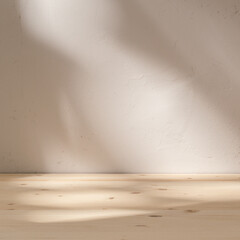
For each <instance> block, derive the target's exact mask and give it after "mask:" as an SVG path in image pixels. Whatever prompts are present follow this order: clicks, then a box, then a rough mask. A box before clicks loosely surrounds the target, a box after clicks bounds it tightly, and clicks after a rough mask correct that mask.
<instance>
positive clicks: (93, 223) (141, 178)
mask: <svg viewBox="0 0 240 240" xmlns="http://www.w3.org/2000/svg"><path fill="white" fill-rule="evenodd" d="M0 239H4V240H8V239H14V240H22V239H24V240H29V239H34V240H37V239H51V240H53V239H61V240H62V239H66V240H75V239H80V240H81V239H82V240H143V239H144V240H145V239H147V240H155V239H156V240H157V239H158V240H159V239H162V240H190V239H191V240H206V239H207V240H210V239H211V240H215V239H216V240H239V239H240V175H157V174H97V175H96V174H94V175H89V174H2V175H0Z"/></svg>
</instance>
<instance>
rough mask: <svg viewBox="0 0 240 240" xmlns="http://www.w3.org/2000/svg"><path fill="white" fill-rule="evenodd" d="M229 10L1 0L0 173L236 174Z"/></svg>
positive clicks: (236, 69) (239, 143)
mask: <svg viewBox="0 0 240 240" xmlns="http://www.w3.org/2000/svg"><path fill="white" fill-rule="evenodd" d="M239 29H240V1H233V0H211V1H209V0H178V1H176V0H148V1H145V0H116V1H112V0H89V1H86V0H17V1H13V0H1V1H0V53H1V55H0V172H123V173H125V172H130V173H133V172H148V173H240V105H239V104H240V30H239Z"/></svg>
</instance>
